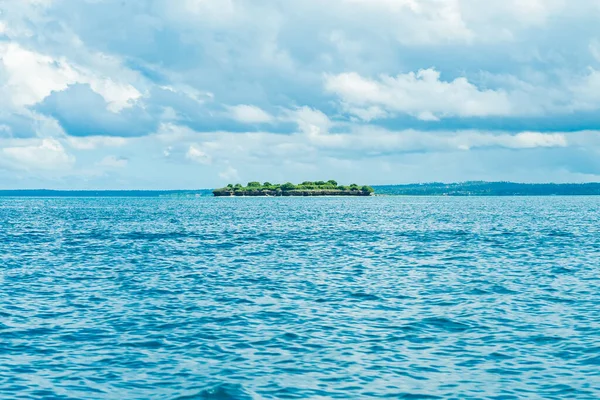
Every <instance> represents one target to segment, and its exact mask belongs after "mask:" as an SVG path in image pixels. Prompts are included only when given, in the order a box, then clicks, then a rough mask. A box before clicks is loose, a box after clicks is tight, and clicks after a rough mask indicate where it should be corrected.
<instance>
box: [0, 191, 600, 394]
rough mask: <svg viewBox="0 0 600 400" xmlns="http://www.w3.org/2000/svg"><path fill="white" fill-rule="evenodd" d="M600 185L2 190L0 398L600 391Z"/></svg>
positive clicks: (574, 392)
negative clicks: (592, 190)
mask: <svg viewBox="0 0 600 400" xmlns="http://www.w3.org/2000/svg"><path fill="white" fill-rule="evenodd" d="M599 260H600V198H597V197H596V198H594V197H572V198H567V197H544V198H518V197H511V198H432V197H430V198H427V197H423V198H417V197H414V198H411V197H387V198H386V197H375V198H220V199H215V198H198V199H156V198H154V199H153V198H139V199H135V198H127V199H124V198H83V199H81V198H44V199H42V198H0V398H7V399H9V398H11V399H12V398H15V399H16V398H23V399H26V398H32V399H33V398H36V399H38V398H44V399H76V398H77V399H305V398H311V399H330V398H336V399H362V398H364V399H370V398H399V399H402V398H404V399H436V398H442V399H450V398H455V399H521V398H528V399H575V398H576V399H598V398H600V278H599V277H600V261H599Z"/></svg>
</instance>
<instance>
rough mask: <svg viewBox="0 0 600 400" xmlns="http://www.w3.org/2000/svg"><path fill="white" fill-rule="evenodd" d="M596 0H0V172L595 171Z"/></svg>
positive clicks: (6, 181) (118, 185)
mask: <svg viewBox="0 0 600 400" xmlns="http://www.w3.org/2000/svg"><path fill="white" fill-rule="evenodd" d="M599 20H600V0H486V1H482V0H327V1H323V0H139V1H130V0H0V189H17V188H19V189H23V188H51V189H194V188H213V187H220V186H223V185H225V184H227V183H230V182H231V183H236V182H240V183H246V182H248V181H261V182H262V181H270V182H285V181H291V182H300V181H304V180H329V179H335V180H337V181H338V182H340V183H351V182H356V183H359V184H373V185H375V184H394V183H414V182H460V181H469V180H487V181H498V180H509V181H518V182H590V181H600V24H598V21H599Z"/></svg>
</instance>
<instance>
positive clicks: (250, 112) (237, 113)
mask: <svg viewBox="0 0 600 400" xmlns="http://www.w3.org/2000/svg"><path fill="white" fill-rule="evenodd" d="M228 108H229V111H230V113H231V117H232V118H233V119H235V120H236V121H239V122H243V123H247V124H260V123H267V122H271V121H273V117H272V116H271V115H270V114H269V113H267V112H266V111H264V110H262V109H261V108H259V107H256V106H252V105H247V104H240V105H237V106H232V107H228Z"/></svg>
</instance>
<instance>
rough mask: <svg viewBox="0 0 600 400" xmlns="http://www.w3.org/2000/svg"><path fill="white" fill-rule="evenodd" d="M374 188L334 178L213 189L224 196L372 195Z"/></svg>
mask: <svg viewBox="0 0 600 400" xmlns="http://www.w3.org/2000/svg"><path fill="white" fill-rule="evenodd" d="M374 193H375V190H373V188H372V187H371V186H358V185H357V184H354V183H353V184H352V185H349V186H343V185H338V183H337V182H336V181H334V180H329V181H327V182H325V181H317V182H309V181H306V182H302V183H301V184H299V185H294V184H293V183H289V182H288V183H284V184H272V183H270V182H265V183H260V182H248V185H247V186H242V185H241V184H239V183H238V184H235V185H234V184H229V185H227V186H226V187H224V188H221V189H215V190H213V194H214V195H215V196H217V197H224V196H267V197H268V196H372V195H373V194H374Z"/></svg>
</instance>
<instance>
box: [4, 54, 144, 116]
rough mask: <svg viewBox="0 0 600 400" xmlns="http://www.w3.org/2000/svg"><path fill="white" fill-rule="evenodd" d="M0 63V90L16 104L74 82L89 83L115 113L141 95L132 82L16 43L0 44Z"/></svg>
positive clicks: (32, 100)
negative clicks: (1, 79)
mask: <svg viewBox="0 0 600 400" xmlns="http://www.w3.org/2000/svg"><path fill="white" fill-rule="evenodd" d="M0 63H1V65H2V66H3V67H4V70H5V73H6V75H7V78H6V82H5V84H4V85H2V86H1V87H0V93H1V94H2V95H3V96H5V97H6V98H10V99H11V100H12V103H13V104H14V105H15V106H17V107H20V106H30V105H33V104H36V103H38V102H39V101H41V100H43V99H44V98H45V97H47V96H48V95H50V93H51V92H52V91H61V90H64V89H66V88H67V86H68V85H70V84H74V83H88V84H89V85H90V87H91V88H92V89H93V90H94V91H95V92H96V93H98V94H100V95H101V96H102V97H103V98H104V99H105V100H106V102H107V103H108V109H109V110H111V111H113V112H118V111H120V110H121V109H123V108H125V107H128V106H130V105H132V102H133V101H135V100H136V99H138V98H139V97H140V96H141V94H140V93H139V92H138V91H137V90H136V89H135V88H134V87H133V86H131V85H129V84H126V83H117V82H115V81H114V80H113V79H111V78H109V77H98V76H96V75H95V74H94V73H93V72H89V71H86V70H85V69H84V68H81V67H78V66H75V65H72V64H71V63H69V62H68V61H67V60H66V59H61V58H59V59H56V58H53V57H50V56H46V55H43V54H40V53H36V52H34V51H29V50H26V49H24V48H23V47H21V46H19V45H18V44H16V43H8V44H6V43H0Z"/></svg>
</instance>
